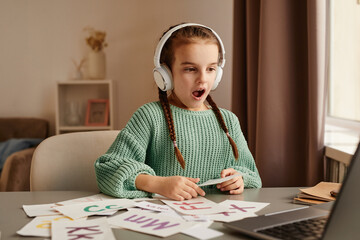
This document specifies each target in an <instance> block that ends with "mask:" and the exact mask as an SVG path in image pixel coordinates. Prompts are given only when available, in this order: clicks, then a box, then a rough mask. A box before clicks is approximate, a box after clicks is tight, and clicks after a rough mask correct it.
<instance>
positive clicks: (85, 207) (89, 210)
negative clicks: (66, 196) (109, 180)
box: [55, 199, 135, 219]
mask: <svg viewBox="0 0 360 240" xmlns="http://www.w3.org/2000/svg"><path fill="white" fill-rule="evenodd" d="M133 206H135V202H134V201H132V200H129V199H111V200H105V201H99V202H86V203H78V204H72V205H67V206H57V207H55V209H56V210H57V211H59V212H61V213H62V214H64V215H65V216H68V217H70V218H72V219H77V218H81V217H86V216H91V215H97V214H99V213H106V212H113V211H114V210H121V209H124V208H127V207H133Z"/></svg>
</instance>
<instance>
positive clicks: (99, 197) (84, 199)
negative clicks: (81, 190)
mask: <svg viewBox="0 0 360 240" xmlns="http://www.w3.org/2000/svg"><path fill="white" fill-rule="evenodd" d="M103 196H104V194H101V193H100V194H95V195H91V196H88V197H82V198H75V199H70V200H66V201H62V202H57V203H56V204H58V205H61V206H66V205H72V204H77V203H85V202H98V201H103V200H104V199H103Z"/></svg>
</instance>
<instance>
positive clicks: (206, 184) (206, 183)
mask: <svg viewBox="0 0 360 240" xmlns="http://www.w3.org/2000/svg"><path fill="white" fill-rule="evenodd" d="M238 176H241V174H235V175H230V176H227V177H224V178H217V179H211V180H208V181H206V182H204V183H202V184H199V185H198V186H199V187H203V186H208V185H214V184H219V183H222V182H225V181H228V180H230V179H233V178H234V177H238Z"/></svg>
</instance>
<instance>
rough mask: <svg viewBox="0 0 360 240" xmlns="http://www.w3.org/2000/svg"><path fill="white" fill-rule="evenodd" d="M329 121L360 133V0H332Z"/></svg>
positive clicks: (330, 16)
mask: <svg viewBox="0 0 360 240" xmlns="http://www.w3.org/2000/svg"><path fill="white" fill-rule="evenodd" d="M328 3H329V13H330V14H329V18H328V24H329V27H328V29H329V30H330V35H329V43H330V44H329V56H330V61H329V94H328V97H329V98H328V109H327V111H328V112H327V116H328V117H327V121H326V122H327V124H331V125H338V126H341V127H345V128H348V129H352V130H357V131H358V132H359V133H360V0H342V1H338V0H329V1H328Z"/></svg>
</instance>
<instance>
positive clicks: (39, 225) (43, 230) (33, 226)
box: [16, 215, 86, 237]
mask: <svg viewBox="0 0 360 240" xmlns="http://www.w3.org/2000/svg"><path fill="white" fill-rule="evenodd" d="M85 219H86V218H83V219H80V220H78V221H83V220H85ZM51 221H73V220H72V219H71V218H69V217H66V216H64V215H54V216H42V217H36V218H34V219H33V220H31V221H30V222H29V223H28V224H26V225H25V226H24V227H23V228H21V229H20V230H19V231H17V232H16V233H17V234H19V235H21V236H35V237H50V236H51Z"/></svg>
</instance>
